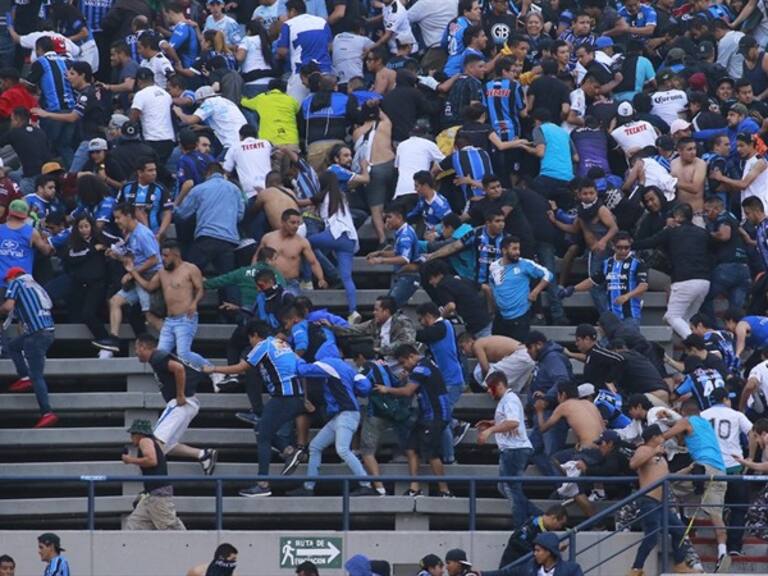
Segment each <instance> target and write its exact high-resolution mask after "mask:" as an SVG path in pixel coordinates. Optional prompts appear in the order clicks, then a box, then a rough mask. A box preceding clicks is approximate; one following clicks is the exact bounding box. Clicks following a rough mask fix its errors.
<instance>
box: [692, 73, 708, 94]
mask: <svg viewBox="0 0 768 576" xmlns="http://www.w3.org/2000/svg"><path fill="white" fill-rule="evenodd" d="M688 86H689V87H690V88H692V89H693V90H696V91H698V92H706V90H707V77H706V76H704V74H703V73H702V72H696V73H695V74H691V77H690V78H688Z"/></svg>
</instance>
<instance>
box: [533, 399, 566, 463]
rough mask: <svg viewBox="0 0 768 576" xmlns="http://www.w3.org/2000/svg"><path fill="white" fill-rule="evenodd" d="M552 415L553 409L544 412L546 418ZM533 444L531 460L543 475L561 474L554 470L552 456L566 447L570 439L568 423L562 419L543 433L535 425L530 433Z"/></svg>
mask: <svg viewBox="0 0 768 576" xmlns="http://www.w3.org/2000/svg"><path fill="white" fill-rule="evenodd" d="M550 416H552V411H547V412H545V413H544V419H545V420H546V419H548V418H549V417H550ZM529 439H530V441H531V444H533V455H532V456H531V461H532V462H533V464H534V465H535V466H536V467H537V468H538V469H539V472H540V473H541V475H542V476H559V474H557V473H556V472H555V470H554V467H553V466H552V463H551V462H550V458H551V457H552V456H553V455H554V454H555V453H556V452H559V451H560V450H562V449H563V448H565V442H566V440H567V439H568V425H567V424H566V422H565V421H564V420H561V421H560V422H558V423H557V424H555V426H554V427H553V428H550V429H549V430H547V431H546V432H544V433H542V432H541V431H540V430H539V427H538V426H534V427H533V429H532V430H531V433H530V434H529Z"/></svg>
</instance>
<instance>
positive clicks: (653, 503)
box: [629, 424, 697, 576]
mask: <svg viewBox="0 0 768 576" xmlns="http://www.w3.org/2000/svg"><path fill="white" fill-rule="evenodd" d="M643 442H644V444H642V445H641V446H639V447H638V448H637V450H635V454H634V456H632V459H631V460H630V461H629V467H630V468H632V470H636V471H637V476H638V479H639V481H640V489H641V490H642V489H643V488H645V487H646V486H649V485H650V484H653V483H654V482H656V481H657V480H659V479H661V478H663V477H664V476H666V475H667V474H669V468H668V467H667V459H666V456H665V453H664V436H663V435H662V433H661V428H659V427H658V426H657V425H656V424H654V425H652V426H649V427H648V428H646V429H645V430H644V431H643ZM661 500H662V487H661V486H658V487H657V488H654V489H653V490H651V491H650V492H648V493H647V494H644V495H643V496H641V497H640V498H639V504H640V517H641V518H642V523H643V532H644V533H645V537H644V538H643V541H642V542H641V543H640V547H639V548H638V549H637V554H636V555H635V561H634V562H633V563H632V569H631V570H630V572H629V576H642V575H643V566H644V565H645V560H646V558H648V555H649V554H650V553H651V551H652V550H653V548H654V547H655V546H656V542H657V540H658V530H659V528H660V526H661V524H662V521H663V516H662V515H663V514H664V510H665V509H664V507H663V506H662V505H661ZM666 510H667V523H668V525H669V537H670V538H671V539H672V555H673V557H674V559H675V565H674V566H673V568H672V569H673V571H674V572H675V573H677V574H692V573H696V572H697V571H696V570H694V569H692V568H689V567H688V565H687V564H686V563H685V551H684V550H683V549H682V548H681V546H680V544H681V542H682V541H683V536H684V533H685V529H684V527H683V523H682V522H681V521H680V518H679V517H678V515H677V514H676V513H675V512H674V508H673V507H672V506H667V508H666ZM662 537H663V538H666V536H665V535H664V534H662Z"/></svg>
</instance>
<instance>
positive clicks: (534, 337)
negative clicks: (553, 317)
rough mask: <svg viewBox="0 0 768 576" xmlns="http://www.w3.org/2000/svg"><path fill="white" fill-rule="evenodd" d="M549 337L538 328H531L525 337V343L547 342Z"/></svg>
mask: <svg viewBox="0 0 768 576" xmlns="http://www.w3.org/2000/svg"><path fill="white" fill-rule="evenodd" d="M546 341H547V337H546V335H545V334H544V333H543V332H539V331H538V330H531V331H530V332H528V336H526V337H525V345H526V346H530V345H532V344H538V343H539V342H546Z"/></svg>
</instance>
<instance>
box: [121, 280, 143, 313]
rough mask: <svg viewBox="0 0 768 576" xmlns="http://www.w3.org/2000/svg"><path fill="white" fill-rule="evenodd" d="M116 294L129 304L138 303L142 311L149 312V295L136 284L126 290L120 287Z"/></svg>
mask: <svg viewBox="0 0 768 576" xmlns="http://www.w3.org/2000/svg"><path fill="white" fill-rule="evenodd" d="M117 295H118V296H120V297H121V298H122V299H123V300H125V301H126V302H127V303H128V304H130V305H131V306H133V305H135V304H139V305H140V306H141V311H142V312H149V308H150V304H151V299H150V296H149V292H147V291H146V290H144V288H142V287H141V286H139V285H138V284H136V285H135V286H134V287H133V288H131V289H129V290H126V289H125V288H121V289H120V291H119V292H118V293H117Z"/></svg>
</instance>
